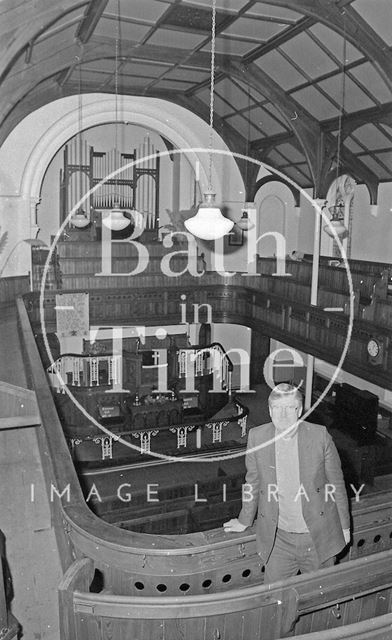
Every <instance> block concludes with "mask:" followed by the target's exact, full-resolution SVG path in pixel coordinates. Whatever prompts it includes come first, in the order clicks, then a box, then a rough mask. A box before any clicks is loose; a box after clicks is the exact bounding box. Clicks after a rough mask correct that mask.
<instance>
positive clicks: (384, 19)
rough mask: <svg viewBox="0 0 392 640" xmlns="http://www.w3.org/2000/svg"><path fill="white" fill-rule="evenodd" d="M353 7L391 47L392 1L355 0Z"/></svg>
mask: <svg viewBox="0 0 392 640" xmlns="http://www.w3.org/2000/svg"><path fill="white" fill-rule="evenodd" d="M351 6H352V8H353V9H355V11H358V13H359V15H360V16H361V17H362V18H363V19H364V20H365V21H366V22H367V23H368V25H369V26H370V27H372V29H374V31H375V32H376V33H377V34H378V35H379V36H380V37H381V38H382V39H383V40H385V42H386V43H387V44H388V45H389V46H391V45H392V29H391V25H392V2H391V0H372V1H371V2H369V0H355V2H353V3H352V5H351Z"/></svg>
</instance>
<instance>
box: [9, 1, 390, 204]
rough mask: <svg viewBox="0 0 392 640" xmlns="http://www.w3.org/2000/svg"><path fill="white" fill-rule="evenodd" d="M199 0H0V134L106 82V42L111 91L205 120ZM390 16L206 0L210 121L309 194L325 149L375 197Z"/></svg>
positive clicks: (373, 5) (384, 169) (385, 170)
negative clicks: (174, 106)
mask: <svg viewBox="0 0 392 640" xmlns="http://www.w3.org/2000/svg"><path fill="white" fill-rule="evenodd" d="M211 5H212V0H89V1H83V0H82V1H80V0H79V1H77V0H62V1H60V0H41V1H40V2H32V1H31V0H30V1H23V0H2V2H1V3H0V51H1V56H0V69H1V75H0V79H1V92H0V141H2V140H4V139H5V137H6V136H7V135H8V133H9V132H10V131H11V130H12V129H13V127H15V125H16V124H17V123H18V122H19V121H20V120H21V119H22V118H23V117H24V116H25V115H27V114H28V113H30V112H31V111H33V110H34V109H36V108H38V107H40V106H42V105H43V104H46V103H48V102H50V101H52V100H55V99H58V98H60V97H62V96H67V95H71V94H75V93H76V94H78V93H79V92H104V93H105V92H106V93H107V92H109V93H114V92H115V65H116V43H117V70H118V73H117V80H118V92H119V93H123V94H129V95H143V96H153V97H159V98H164V99H167V100H170V101H172V102H175V103H177V104H180V105H182V106H184V107H186V108H188V109H190V110H191V111H193V112H194V113H196V114H198V115H199V116H201V117H202V118H203V119H204V120H206V121H207V122H208V121H209V92H210V58H211V55H210V51H211V14H212V11H211ZM391 24H392V2H391V0H371V1H369V0H268V1H265V2H264V1H262V2H261V1H260V2H259V1H258V0H217V16H216V59H215V91H214V127H215V129H216V130H217V131H218V132H219V133H220V134H221V136H222V137H223V138H224V140H225V141H226V143H227V144H228V146H229V148H231V149H232V150H235V151H238V152H241V153H246V154H247V155H250V156H252V157H255V158H257V159H258V160H261V161H265V162H267V163H268V164H270V165H272V166H273V167H276V168H277V169H279V170H280V171H281V172H283V173H284V174H285V175H287V176H288V177H289V178H291V179H293V180H294V181H296V183H297V184H299V185H300V186H302V187H314V188H315V194H316V195H317V194H319V195H320V196H321V195H323V192H325V191H326V189H327V187H328V184H329V183H330V182H331V179H332V177H335V175H336V163H337V159H339V160H340V163H341V164H340V167H339V171H340V172H347V173H350V174H351V175H352V176H353V177H354V178H355V179H356V180H357V182H360V183H366V184H367V186H368V188H369V191H370V193H371V194H373V196H374V197H376V192H377V187H378V183H379V182H382V181H390V180H392V150H391V148H392V144H391V142H392V101H391V88H392V64H391V59H392V56H391V45H392V31H391V28H390V27H391ZM339 130H340V131H341V136H339ZM339 138H340V145H339V144H338V141H339ZM338 149H339V152H338Z"/></svg>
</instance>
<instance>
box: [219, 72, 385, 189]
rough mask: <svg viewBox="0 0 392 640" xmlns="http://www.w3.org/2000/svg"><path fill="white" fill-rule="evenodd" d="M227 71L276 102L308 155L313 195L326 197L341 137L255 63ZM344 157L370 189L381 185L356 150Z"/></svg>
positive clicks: (353, 171) (343, 155) (347, 152)
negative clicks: (356, 154)
mask: <svg viewBox="0 0 392 640" xmlns="http://www.w3.org/2000/svg"><path fill="white" fill-rule="evenodd" d="M225 71H226V73H227V74H228V75H232V76H234V77H236V78H238V79H240V80H242V81H246V82H247V83H249V84H251V86H254V88H255V89H257V90H258V91H259V92H260V93H261V94H262V95H264V96H265V97H266V98H267V99H268V100H269V101H270V102H272V104H274V105H275V107H276V108H277V109H278V111H279V112H280V113H281V115H282V116H283V118H284V120H285V121H286V123H287V124H288V125H289V127H290V129H291V130H292V131H293V133H294V135H295V136H296V138H297V140H298V142H299V143H300V145H301V148H302V150H303V152H304V154H305V157H306V161H307V163H308V166H309V169H310V173H311V176H312V180H313V185H314V196H315V197H323V196H324V195H325V193H324V192H325V189H326V178H327V175H328V174H329V171H330V167H331V163H332V161H333V158H334V157H335V156H336V155H337V151H338V147H337V145H338V140H337V139H336V138H335V137H334V136H333V135H331V134H330V133H325V132H323V131H322V129H321V126H320V124H319V123H318V121H317V120H316V119H315V118H314V117H313V116H311V115H310V114H309V113H308V112H307V111H305V109H304V108H303V107H302V106H301V105H300V104H298V103H297V102H296V101H295V100H294V99H293V98H292V97H291V96H288V95H287V94H286V93H285V92H284V91H283V89H282V88H281V87H280V86H279V85H278V84H277V83H276V82H274V81H273V80H272V78H271V77H270V76H269V75H267V74H266V73H264V71H262V70H261V69H260V68H259V67H258V66H257V65H255V64H254V63H251V64H249V65H242V64H238V63H236V62H231V63H228V64H226V65H225ZM244 77H245V78H246V80H244ZM267 144H268V139H267V140H266V141H265V146H266V145H267ZM341 159H342V161H343V160H344V161H345V164H346V165H347V167H348V169H351V171H349V172H350V173H352V175H353V177H354V178H356V179H357V180H358V181H359V182H365V183H366V184H367V186H368V188H369V190H374V189H376V188H377V187H378V178H377V176H376V175H375V174H374V173H373V172H372V171H371V170H370V169H369V168H368V167H367V166H366V165H365V164H364V163H363V162H361V160H359V159H358V158H357V157H356V156H355V155H354V154H353V153H351V152H350V151H348V150H346V149H345V150H344V154H343V153H342V154H341Z"/></svg>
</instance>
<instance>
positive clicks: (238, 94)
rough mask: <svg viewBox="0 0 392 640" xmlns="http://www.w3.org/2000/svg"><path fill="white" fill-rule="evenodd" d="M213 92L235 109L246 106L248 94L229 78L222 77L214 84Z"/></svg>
mask: <svg viewBox="0 0 392 640" xmlns="http://www.w3.org/2000/svg"><path fill="white" fill-rule="evenodd" d="M215 93H216V94H217V95H219V96H221V98H224V100H227V102H230V104H233V105H234V106H235V107H236V108H237V109H245V107H247V106H248V95H247V94H246V93H245V92H244V91H242V90H241V89H240V88H239V87H237V85H235V84H234V82H232V81H231V80H229V78H224V79H223V80H221V81H220V82H217V84H216V85H215Z"/></svg>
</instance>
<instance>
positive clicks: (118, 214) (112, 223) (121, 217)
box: [102, 0, 131, 231]
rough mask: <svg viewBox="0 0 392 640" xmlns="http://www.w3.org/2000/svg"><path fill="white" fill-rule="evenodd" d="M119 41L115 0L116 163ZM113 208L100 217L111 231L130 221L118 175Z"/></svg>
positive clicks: (115, 154)
mask: <svg viewBox="0 0 392 640" xmlns="http://www.w3.org/2000/svg"><path fill="white" fill-rule="evenodd" d="M119 43H120V0H117V33H116V49H115V67H114V93H115V102H114V105H115V107H114V108H115V123H114V160H115V163H116V164H117V147H118V58H119V56H118V50H119ZM113 205H114V206H113V209H111V211H109V213H108V215H107V216H106V217H105V218H102V224H104V225H105V227H107V228H108V229H111V230H112V231H122V230H123V229H125V228H126V227H127V226H128V225H129V224H130V222H131V220H130V218H127V217H126V216H125V213H126V212H125V211H124V210H123V209H121V207H120V196H119V192H118V176H116V178H115V195H114V203H113Z"/></svg>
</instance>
